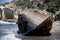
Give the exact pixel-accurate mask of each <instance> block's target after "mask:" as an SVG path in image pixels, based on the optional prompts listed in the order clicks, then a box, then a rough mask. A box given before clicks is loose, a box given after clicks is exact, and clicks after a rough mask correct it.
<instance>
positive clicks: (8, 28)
mask: <svg viewBox="0 0 60 40" xmlns="http://www.w3.org/2000/svg"><path fill="white" fill-rule="evenodd" d="M17 30H18V28H17V25H16V24H14V23H12V24H11V23H10V24H9V23H8V24H6V23H5V22H4V24H3V23H2V22H0V40H60V34H58V33H56V34H52V35H50V36H33V37H32V36H30V37H29V36H21V34H19V35H18V34H17Z"/></svg>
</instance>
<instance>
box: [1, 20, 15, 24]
mask: <svg viewBox="0 0 60 40" xmlns="http://www.w3.org/2000/svg"><path fill="white" fill-rule="evenodd" d="M0 24H16V23H15V22H6V21H0Z"/></svg>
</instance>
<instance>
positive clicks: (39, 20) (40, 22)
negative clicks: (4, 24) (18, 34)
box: [18, 9, 53, 36]
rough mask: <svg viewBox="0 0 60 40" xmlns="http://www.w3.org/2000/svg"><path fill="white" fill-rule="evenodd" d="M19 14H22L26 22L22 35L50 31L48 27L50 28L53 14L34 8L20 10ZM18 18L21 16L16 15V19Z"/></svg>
mask: <svg viewBox="0 0 60 40" xmlns="http://www.w3.org/2000/svg"><path fill="white" fill-rule="evenodd" d="M20 15H24V16H23V20H25V21H26V22H27V24H26V25H27V26H26V28H27V30H26V32H25V33H23V35H28V36H33V35H41V34H47V33H49V32H50V29H51V28H52V21H53V16H52V14H49V13H48V12H45V11H41V10H35V9H28V10H24V11H22V12H21V14H20ZM19 18H21V16H20V17H18V19H19ZM18 21H19V20H18ZM21 21H22V20H20V22H21ZM18 25H19V23H18ZM22 25H23V24H22ZM18 27H20V26H18ZM21 27H22V26H21Z"/></svg>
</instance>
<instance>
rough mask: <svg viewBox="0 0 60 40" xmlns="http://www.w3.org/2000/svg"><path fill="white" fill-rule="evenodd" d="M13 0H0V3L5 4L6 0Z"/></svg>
mask: <svg viewBox="0 0 60 40" xmlns="http://www.w3.org/2000/svg"><path fill="white" fill-rule="evenodd" d="M11 1H12V0H0V4H4V3H6V2H11Z"/></svg>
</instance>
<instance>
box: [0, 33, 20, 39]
mask: <svg viewBox="0 0 60 40" xmlns="http://www.w3.org/2000/svg"><path fill="white" fill-rule="evenodd" d="M0 40H21V39H18V38H16V37H15V35H14V34H9V35H6V36H2V37H1V39H0Z"/></svg>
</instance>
